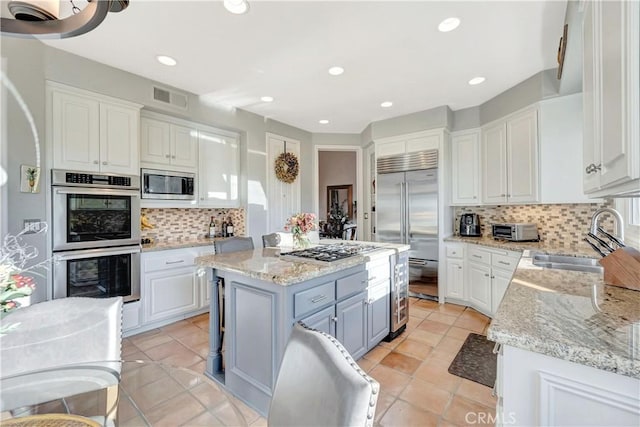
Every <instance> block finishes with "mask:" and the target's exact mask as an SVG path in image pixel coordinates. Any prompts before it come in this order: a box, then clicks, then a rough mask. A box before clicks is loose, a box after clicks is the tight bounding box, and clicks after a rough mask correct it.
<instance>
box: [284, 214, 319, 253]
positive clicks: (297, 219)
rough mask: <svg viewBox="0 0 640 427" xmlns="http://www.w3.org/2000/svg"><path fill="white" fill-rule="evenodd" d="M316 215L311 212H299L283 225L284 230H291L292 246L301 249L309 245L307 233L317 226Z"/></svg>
mask: <svg viewBox="0 0 640 427" xmlns="http://www.w3.org/2000/svg"><path fill="white" fill-rule="evenodd" d="M315 221H316V216H315V214H312V213H299V214H296V215H293V216H291V217H290V218H289V219H288V220H287V223H286V224H285V225H284V229H285V231H291V235H292V237H293V247H294V248H296V249H303V248H306V247H309V245H311V241H310V240H309V236H308V233H309V232H310V231H312V230H315V229H316V228H317V224H316V222H315Z"/></svg>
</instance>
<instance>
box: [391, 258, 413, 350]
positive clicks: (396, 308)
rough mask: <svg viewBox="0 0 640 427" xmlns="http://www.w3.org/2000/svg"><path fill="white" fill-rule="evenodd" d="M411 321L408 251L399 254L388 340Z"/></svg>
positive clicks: (392, 290) (395, 271)
mask: <svg viewBox="0 0 640 427" xmlns="http://www.w3.org/2000/svg"><path fill="white" fill-rule="evenodd" d="M408 321H409V267H408V257H407V254H406V252H405V253H403V254H402V255H400V256H397V258H396V262H395V265H394V274H393V286H392V287H391V328H390V332H389V336H388V341H390V340H392V339H394V338H395V337H396V336H398V335H399V334H400V333H402V331H403V330H404V329H405V328H406V326H405V325H406V324H407V322H408Z"/></svg>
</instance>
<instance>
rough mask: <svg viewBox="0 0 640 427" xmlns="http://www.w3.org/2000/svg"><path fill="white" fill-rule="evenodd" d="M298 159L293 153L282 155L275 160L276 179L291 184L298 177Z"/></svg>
mask: <svg viewBox="0 0 640 427" xmlns="http://www.w3.org/2000/svg"><path fill="white" fill-rule="evenodd" d="M299 168H300V165H299V164H298V158H297V157H296V156H295V154H293V153H286V152H285V153H282V154H280V155H279V156H278V158H277V159H276V167H275V170H276V177H277V178H278V179H279V180H280V181H282V182H286V183H287V184H291V183H292V182H293V181H295V180H296V178H297V177H298V170H299Z"/></svg>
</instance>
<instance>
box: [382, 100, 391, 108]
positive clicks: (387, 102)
mask: <svg viewBox="0 0 640 427" xmlns="http://www.w3.org/2000/svg"><path fill="white" fill-rule="evenodd" d="M392 105H393V102H391V101H384V102H383V103H382V104H380V106H381V107H382V108H389V107H391V106H392Z"/></svg>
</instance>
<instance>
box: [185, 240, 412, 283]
mask: <svg viewBox="0 0 640 427" xmlns="http://www.w3.org/2000/svg"><path fill="white" fill-rule="evenodd" d="M335 242H336V241H333V243H335ZM351 243H353V242H351ZM358 243H363V244H370V242H358ZM375 245H376V246H379V247H380V249H378V250H376V251H373V252H369V253H366V254H362V255H356V256H352V257H349V258H345V259H343V260H339V261H334V262H331V263H319V262H317V261H308V260H303V259H300V260H290V259H283V258H281V257H280V254H281V251H282V253H283V254H285V253H286V251H287V249H285V248H258V249H254V250H253V251H241V252H233V253H226V254H215V255H205V256H201V257H198V258H196V265H198V266H200V267H211V268H217V269H220V270H226V271H232V272H234V273H240V274H242V275H245V276H249V277H252V278H255V279H260V280H265V281H268V282H272V283H275V284H278V285H283V286H287V285H292V284H294V283H300V282H304V281H306V280H310V279H314V278H316V277H320V276H324V275H327V274H330V273H334V272H336V271H341V270H345V269H347V268H350V267H354V266H356V265H361V264H364V263H366V262H368V261H370V260H372V259H376V258H379V257H382V256H390V255H393V254H394V253H396V251H399V252H402V251H406V250H408V248H409V247H408V246H407V245H393V244H377V243H375Z"/></svg>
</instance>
